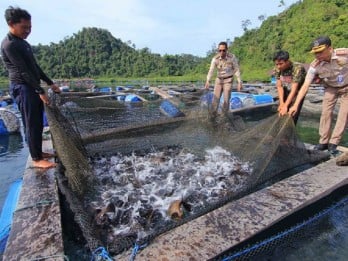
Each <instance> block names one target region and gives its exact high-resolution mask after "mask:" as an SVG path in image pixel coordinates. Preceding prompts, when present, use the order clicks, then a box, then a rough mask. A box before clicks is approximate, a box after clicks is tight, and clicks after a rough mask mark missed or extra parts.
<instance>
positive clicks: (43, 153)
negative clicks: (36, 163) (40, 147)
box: [41, 152, 56, 159]
mask: <svg viewBox="0 0 348 261" xmlns="http://www.w3.org/2000/svg"><path fill="white" fill-rule="evenodd" d="M41 155H42V157H43V158H44V159H49V158H53V157H55V156H56V155H55V154H53V153H48V152H42V154H41Z"/></svg>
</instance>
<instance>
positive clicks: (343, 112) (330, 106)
mask: <svg viewBox="0 0 348 261" xmlns="http://www.w3.org/2000/svg"><path fill="white" fill-rule="evenodd" d="M338 98H340V103H341V104H340V108H339V111H338V115H337V120H336V124H335V127H334V129H333V132H332V134H331V132H330V129H331V124H332V120H333V111H334V109H335V105H336V103H337V100H338ZM347 122H348V86H346V87H344V88H333V87H326V88H325V93H324V100H323V105H322V112H321V117H320V125H319V135H320V139H319V143H321V144H327V143H332V144H336V145H338V144H339V142H340V141H341V139H342V136H343V134H344V131H345V129H346V126H347ZM330 134H331V135H330Z"/></svg>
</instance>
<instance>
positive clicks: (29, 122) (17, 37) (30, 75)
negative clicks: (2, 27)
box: [1, 6, 60, 168]
mask: <svg viewBox="0 0 348 261" xmlns="http://www.w3.org/2000/svg"><path fill="white" fill-rule="evenodd" d="M5 19H6V22H7V24H8V27H9V33H8V34H7V35H6V37H5V38H4V40H3V41H2V43H1V56H2V60H3V62H4V64H5V66H6V68H7V70H8V72H9V78H10V94H11V96H12V98H13V99H14V100H15V101H16V103H17V105H18V108H19V110H20V112H21V115H22V121H23V126H24V131H25V137H26V141H27V143H28V147H29V153H30V155H31V157H32V160H33V166H34V167H37V168H52V167H55V165H56V164H55V163H53V162H50V161H48V160H47V158H50V157H52V156H53V155H52V154H50V153H45V152H43V151H42V132H43V111H44V105H43V104H44V103H45V104H49V99H48V96H47V94H46V93H45V90H44V89H43V88H42V87H40V80H43V81H45V82H46V83H47V84H48V85H49V86H50V87H51V89H52V90H53V91H54V92H60V89H59V87H58V86H56V85H55V84H54V83H53V82H52V80H51V79H50V78H48V77H47V76H46V74H45V73H44V72H43V71H42V69H41V68H40V67H39V65H38V64H37V63H36V60H35V58H34V55H33V52H32V49H31V47H30V45H29V44H28V42H26V41H25V39H26V38H27V37H28V36H29V34H30V32H31V16H30V14H29V13H28V12H27V11H26V10H23V9H21V8H18V7H17V8H14V7H12V6H10V7H9V8H8V9H6V11H5Z"/></svg>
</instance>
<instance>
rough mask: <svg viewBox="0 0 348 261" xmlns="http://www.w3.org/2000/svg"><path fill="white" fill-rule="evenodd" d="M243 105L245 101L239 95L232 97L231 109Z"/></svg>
mask: <svg viewBox="0 0 348 261" xmlns="http://www.w3.org/2000/svg"><path fill="white" fill-rule="evenodd" d="M242 107H243V102H242V100H241V99H240V98H238V97H231V99H230V110H233V109H239V108H242Z"/></svg>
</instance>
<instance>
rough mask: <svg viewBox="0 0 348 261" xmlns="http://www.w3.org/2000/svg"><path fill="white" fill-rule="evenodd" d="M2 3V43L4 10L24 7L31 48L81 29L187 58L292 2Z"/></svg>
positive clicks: (102, 0)
mask: <svg viewBox="0 0 348 261" xmlns="http://www.w3.org/2000/svg"><path fill="white" fill-rule="evenodd" d="M283 2H284V3H285V5H283V6H280V5H279V4H280V1H279V0H262V1H261V0H219V1H216V0H215V1H214V0H57V1H47V0H16V1H12V0H1V1H0V10H1V12H2V17H3V18H2V19H3V20H2V24H1V26H0V37H1V39H2V38H3V37H4V36H5V35H6V33H7V32H8V26H7V24H6V21H5V19H4V12H5V10H6V8H7V7H8V6H14V7H20V8H23V9H26V10H27V11H28V12H29V13H30V14H31V16H32V32H31V34H30V35H29V37H28V38H27V41H28V42H29V43H30V44H31V45H37V44H39V43H40V44H43V45H46V44H50V43H58V42H59V41H61V40H64V38H66V37H71V36H73V35H74V34H77V33H78V32H79V31H81V30H82V28H84V27H97V28H102V29H106V30H108V31H109V32H110V33H111V34H112V35H113V36H114V37H115V38H118V39H120V40H121V41H122V42H128V41H131V43H132V44H134V45H135V48H136V49H142V48H145V47H146V48H149V49H150V51H151V52H152V53H158V54H161V55H164V54H172V55H175V54H192V55H196V56H201V57H204V56H206V54H207V52H208V51H210V50H212V48H213V47H216V44H218V43H219V42H220V41H226V40H227V39H230V40H233V39H234V37H239V36H242V35H243V28H242V21H245V20H247V19H248V20H250V21H251V25H250V26H249V27H248V28H249V29H252V28H257V27H259V26H260V25H261V21H260V20H259V19H258V17H259V16H261V15H263V16H265V17H266V18H267V17H269V16H273V15H277V14H279V13H281V12H282V11H284V10H285V9H286V8H288V7H289V6H290V5H292V4H293V3H295V2H297V0H284V1H283Z"/></svg>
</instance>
